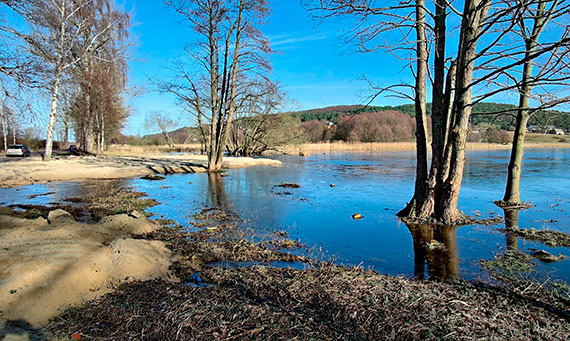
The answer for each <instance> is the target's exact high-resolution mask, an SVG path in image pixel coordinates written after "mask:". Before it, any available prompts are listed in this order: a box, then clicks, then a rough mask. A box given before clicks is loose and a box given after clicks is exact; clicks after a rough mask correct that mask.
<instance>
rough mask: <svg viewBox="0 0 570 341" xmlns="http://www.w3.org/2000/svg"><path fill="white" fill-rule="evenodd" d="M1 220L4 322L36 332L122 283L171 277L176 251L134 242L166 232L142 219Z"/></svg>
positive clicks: (60, 215)
mask: <svg viewBox="0 0 570 341" xmlns="http://www.w3.org/2000/svg"><path fill="white" fill-rule="evenodd" d="M2 211H3V212H2V213H3V215H0V264H2V267H1V268H0V320H12V321H13V320H18V319H22V320H24V321H26V322H28V323H30V324H32V325H34V326H38V325H40V324H43V323H45V322H46V321H47V320H48V319H49V318H51V317H53V316H55V315H57V314H60V313H61V312H63V311H65V310H66V309H67V308H69V307H71V306H77V305H80V304H82V303H84V302H86V301H89V300H92V299H95V298H99V297H101V296H102V295H104V294H106V293H109V292H111V291H112V290H113V289H115V288H116V287H117V286H119V285H120V284H121V283H124V282H130V281H134V280H148V279H154V278H157V277H161V278H167V279H168V278H169V277H172V276H171V274H170V272H169V270H168V268H169V265H170V258H171V251H170V250H168V249H167V248H166V247H165V245H164V243H162V242H160V241H152V240H142V239H134V238H133V236H136V235H140V234H144V233H151V232H153V231H156V230H157V229H159V228H160V226H159V225H158V224H156V223H154V222H152V221H150V220H148V219H147V218H146V217H144V216H143V215H142V214H140V213H138V212H136V211H135V212H133V213H132V214H128V215H127V214H121V215H114V216H107V217H105V218H103V219H101V221H99V222H98V223H96V224H82V223H78V222H76V221H75V220H74V219H73V217H72V216H71V215H70V214H69V213H67V212H65V211H63V210H54V211H51V212H50V213H49V216H48V218H47V219H45V218H43V217H38V218H36V219H23V218H19V217H17V216H15V215H14V214H10V212H9V210H7V209H6V208H3V210H2Z"/></svg>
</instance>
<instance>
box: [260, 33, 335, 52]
mask: <svg viewBox="0 0 570 341" xmlns="http://www.w3.org/2000/svg"><path fill="white" fill-rule="evenodd" d="M323 39H327V35H326V34H324V33H321V34H313V35H301V34H299V35H292V34H289V35H287V34H281V35H278V36H274V37H271V38H270V40H271V46H273V47H275V48H288V49H289V48H294V47H297V46H298V45H297V44H298V43H304V42H309V41H316V40H323Z"/></svg>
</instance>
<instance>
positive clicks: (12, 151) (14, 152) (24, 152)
mask: <svg viewBox="0 0 570 341" xmlns="http://www.w3.org/2000/svg"><path fill="white" fill-rule="evenodd" d="M31 154H32V153H31V152H30V150H29V149H28V147H26V146H24V145H23V144H9V145H8V149H7V150H6V156H30V155H31Z"/></svg>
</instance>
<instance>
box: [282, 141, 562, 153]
mask: <svg viewBox="0 0 570 341" xmlns="http://www.w3.org/2000/svg"><path fill="white" fill-rule="evenodd" d="M525 147H526V148H570V143H565V142H560V141H552V142H543V141H537V140H536V139H530V141H529V142H528V143H526V144H525ZM428 148H430V146H428ZM510 148H511V144H497V143H485V142H468V143H467V150H495V149H510ZM281 150H282V151H284V152H285V153H288V154H297V153H305V154H306V153H308V154H310V153H323V152H397V151H415V150H416V143H415V142H371V143H349V142H323V143H306V144H300V145H289V146H284V147H282V148H281Z"/></svg>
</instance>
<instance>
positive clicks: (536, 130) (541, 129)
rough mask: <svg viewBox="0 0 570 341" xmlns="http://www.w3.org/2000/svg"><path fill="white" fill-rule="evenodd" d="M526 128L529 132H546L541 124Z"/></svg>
mask: <svg viewBox="0 0 570 341" xmlns="http://www.w3.org/2000/svg"><path fill="white" fill-rule="evenodd" d="M526 130H527V131H528V132H529V133H542V132H544V129H543V128H542V127H541V126H538V125H536V124H534V125H530V126H528V128H526Z"/></svg>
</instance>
